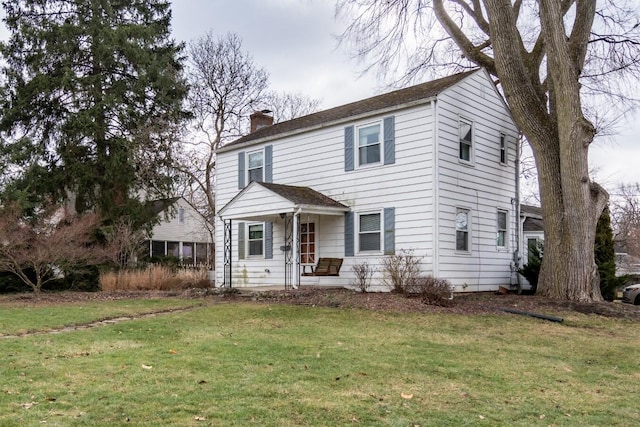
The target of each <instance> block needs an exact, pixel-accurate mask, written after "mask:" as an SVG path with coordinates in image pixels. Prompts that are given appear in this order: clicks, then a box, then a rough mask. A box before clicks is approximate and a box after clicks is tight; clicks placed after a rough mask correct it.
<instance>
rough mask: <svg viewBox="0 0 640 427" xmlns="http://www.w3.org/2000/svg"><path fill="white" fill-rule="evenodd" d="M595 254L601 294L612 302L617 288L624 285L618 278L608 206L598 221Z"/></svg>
mask: <svg viewBox="0 0 640 427" xmlns="http://www.w3.org/2000/svg"><path fill="white" fill-rule="evenodd" d="M594 252H595V259H596V264H597V265H598V272H599V273H600V292H601V293H602V297H603V298H604V299H606V300H609V301H612V300H614V299H615V297H616V288H617V287H618V285H621V284H622V283H621V281H620V279H618V278H617V277H616V255H615V248H614V245H613V230H612V229H611V216H610V214H609V207H608V206H607V207H605V208H604V210H603V211H602V214H601V215H600V218H599V219H598V225H597V226H596V242H595V246H594Z"/></svg>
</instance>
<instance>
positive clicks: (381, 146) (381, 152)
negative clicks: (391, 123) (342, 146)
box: [354, 119, 384, 169]
mask: <svg viewBox="0 0 640 427" xmlns="http://www.w3.org/2000/svg"><path fill="white" fill-rule="evenodd" d="M373 126H378V143H377V145H378V161H377V162H371V163H364V164H361V163H360V130H361V129H365V128H368V127H373ZM372 145H375V144H368V145H366V147H369V146H372ZM354 150H355V152H354V157H355V159H354V160H355V161H354V163H355V167H356V169H361V168H370V167H375V166H380V165H383V164H384V119H379V120H376V121H374V122H367V123H362V124H359V125H356V126H355V130H354Z"/></svg>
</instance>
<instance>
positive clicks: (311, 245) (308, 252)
mask: <svg viewBox="0 0 640 427" xmlns="http://www.w3.org/2000/svg"><path fill="white" fill-rule="evenodd" d="M300 262H301V263H302V264H315V263H316V225H315V223H313V222H308V223H304V224H300Z"/></svg>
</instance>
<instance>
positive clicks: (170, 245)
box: [167, 242, 180, 258]
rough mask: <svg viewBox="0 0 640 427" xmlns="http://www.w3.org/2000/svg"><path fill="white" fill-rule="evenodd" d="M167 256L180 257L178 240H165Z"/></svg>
mask: <svg viewBox="0 0 640 427" xmlns="http://www.w3.org/2000/svg"><path fill="white" fill-rule="evenodd" d="M167 256H172V257H176V258H180V242H167Z"/></svg>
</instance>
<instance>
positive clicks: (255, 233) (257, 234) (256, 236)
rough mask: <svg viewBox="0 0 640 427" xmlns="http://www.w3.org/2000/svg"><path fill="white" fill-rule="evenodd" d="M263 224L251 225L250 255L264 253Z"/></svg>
mask: <svg viewBox="0 0 640 427" xmlns="http://www.w3.org/2000/svg"><path fill="white" fill-rule="evenodd" d="M263 227H264V226H263V224H252V225H249V256H260V255H263V254H264V251H263V248H264V244H263V243H264V228H263Z"/></svg>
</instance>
